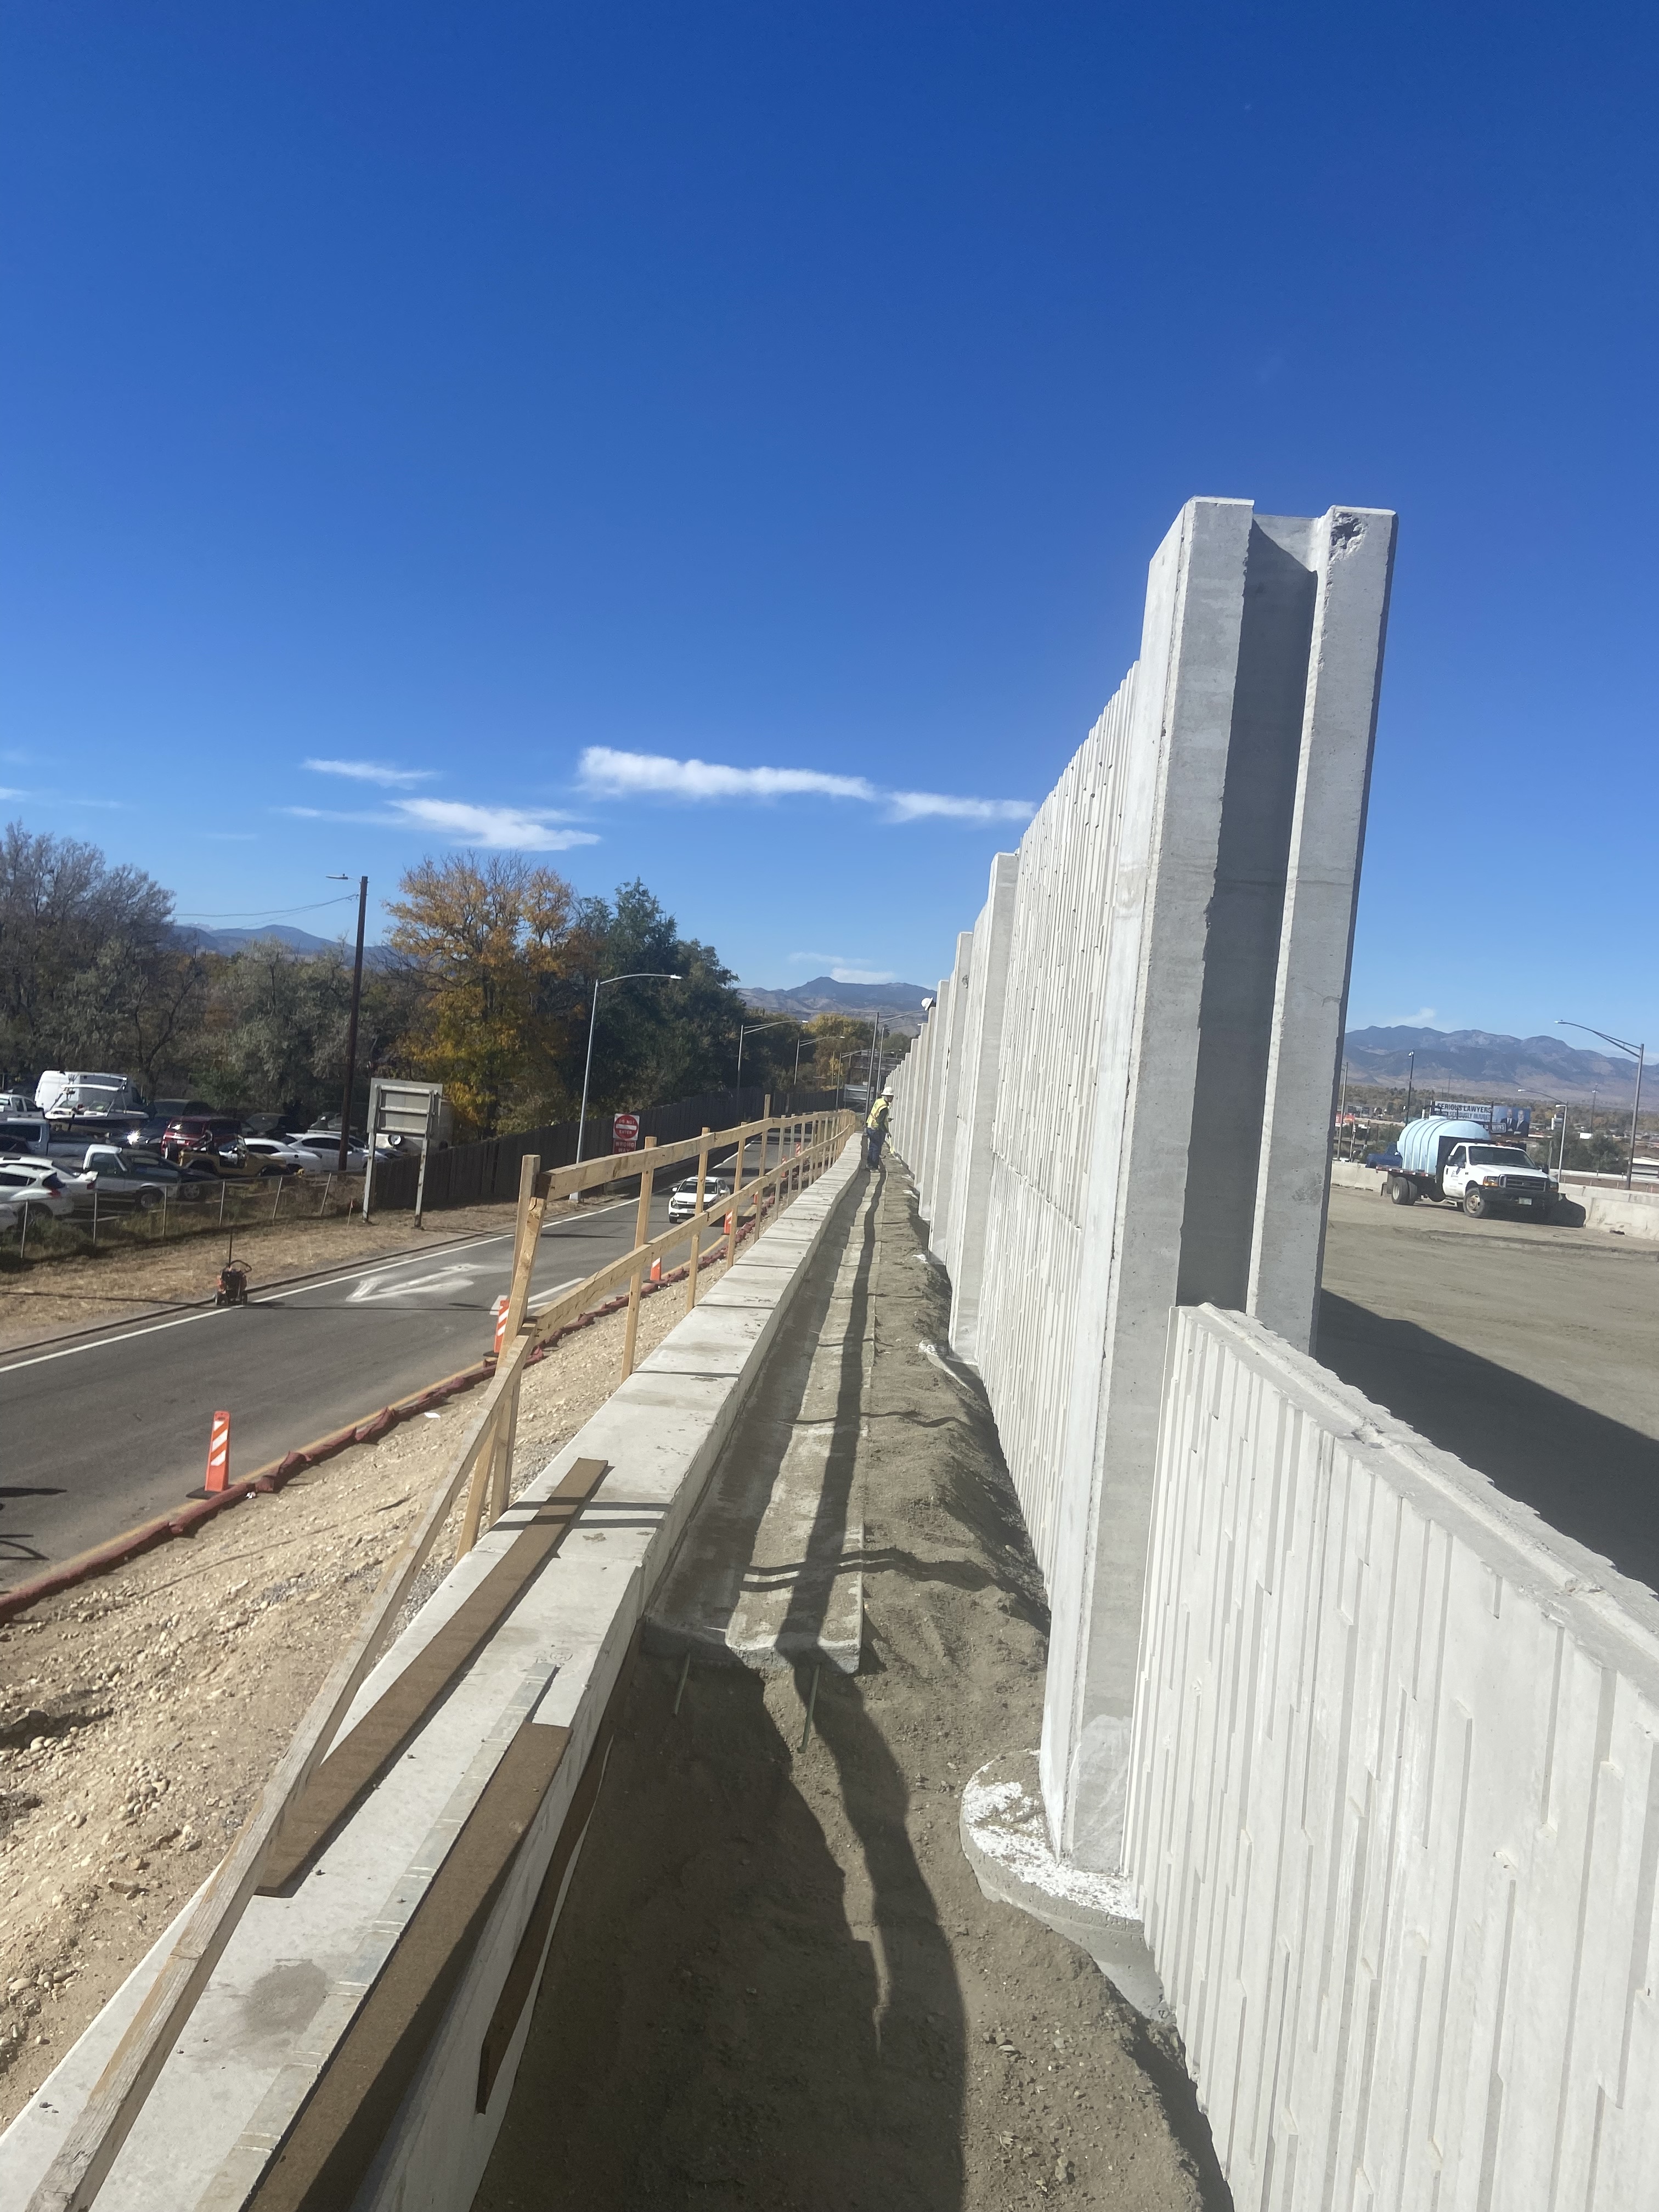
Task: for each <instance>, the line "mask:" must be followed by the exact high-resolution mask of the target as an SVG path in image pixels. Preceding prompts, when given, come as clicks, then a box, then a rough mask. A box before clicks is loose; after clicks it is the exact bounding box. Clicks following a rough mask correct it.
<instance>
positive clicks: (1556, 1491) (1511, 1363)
mask: <svg viewBox="0 0 1659 2212" xmlns="http://www.w3.org/2000/svg"><path fill="white" fill-rule="evenodd" d="M1656 1347H1659V1246H1655V1245H1653V1244H1644V1243H1637V1242H1636V1241H1635V1240H1634V1239H1633V1238H1632V1239H1625V1238H1620V1237H1609V1236H1608V1235H1607V1233H1606V1232H1605V1231H1596V1230H1593V1229H1569V1228H1565V1227H1563V1226H1559V1225H1553V1224H1551V1225H1544V1224H1541V1223H1536V1222H1523V1221H1509V1220H1504V1219H1501V1218H1487V1219H1486V1220H1481V1221H1471V1220H1470V1219H1468V1217H1467V1216H1466V1215H1465V1214H1463V1213H1462V1212H1453V1211H1452V1210H1451V1209H1450V1208H1449V1207H1447V1206H1389V1205H1388V1204H1387V1203H1386V1202H1385V1201H1383V1200H1381V1199H1376V1198H1372V1197H1371V1196H1370V1195H1369V1194H1365V1193H1362V1192H1357V1191H1347V1190H1340V1189H1339V1190H1334V1191H1333V1192H1332V1194H1331V1216H1330V1229H1329V1234H1328V1239H1327V1243H1326V1249H1325V1275H1324V1289H1323V1296H1322V1301H1321V1315H1320V1327H1319V1342H1318V1345H1317V1346H1316V1352H1317V1355H1318V1357H1319V1358H1320V1359H1322V1361H1323V1362H1324V1364H1326V1365H1327V1366H1328V1367H1332V1368H1334V1369H1335V1370H1336V1372H1337V1373H1338V1374H1339V1375H1340V1376H1342V1377H1343V1378H1344V1380H1345V1381H1346V1382H1349V1383H1352V1384H1353V1385H1354V1386H1355V1387H1356V1389H1360V1390H1363V1391H1364V1393H1365V1395H1366V1396H1367V1397H1368V1398H1371V1399H1373V1400H1375V1401H1376V1402H1377V1403H1378V1404H1379V1405H1383V1406H1386V1407H1388V1408H1389V1411H1390V1412H1391V1413H1397V1414H1398V1415H1399V1416H1400V1418H1401V1420H1404V1421H1409V1422H1410V1424H1411V1425H1412V1426H1413V1428H1414V1429H1416V1430H1417V1431H1419V1433H1420V1434H1421V1435H1423V1436H1425V1437H1427V1438H1428V1439H1429V1441H1430V1442H1431V1443H1437V1444H1439V1445H1441V1446H1442V1447H1443V1449H1445V1450H1447V1451H1451V1452H1455V1454H1456V1455H1457V1456H1458V1457H1459V1458H1460V1459H1461V1460H1463V1461H1465V1462H1468V1465H1469V1466H1471V1467H1474V1468H1479V1469H1480V1472H1481V1473H1482V1474H1485V1475H1488V1476H1490V1478H1491V1479H1492V1481H1493V1482H1494V1483H1495V1484H1496V1485H1497V1486H1498V1488H1499V1489H1500V1490H1502V1491H1504V1492H1507V1494H1508V1495H1509V1496H1510V1497H1511V1498H1518V1499H1520V1500H1521V1501H1522V1503H1524V1504H1528V1505H1530V1506H1532V1507H1534V1510H1536V1511H1537V1512H1539V1513H1540V1514H1541V1515H1542V1516H1543V1517H1544V1519H1545V1520H1547V1521H1548V1522H1552V1523H1553V1525H1554V1526H1555V1527H1556V1528H1559V1529H1561V1530H1563V1531H1564V1532H1565V1534H1568V1535H1570V1536H1572V1537H1575V1538H1576V1539H1577V1541H1579V1542H1580V1543H1582V1544H1586V1545H1588V1546H1589V1548H1590V1549H1591V1550H1592V1551H1594V1552H1596V1553H1600V1554H1601V1556H1602V1557H1603V1558H1605V1559H1611V1560H1612V1561H1613V1565H1615V1566H1616V1567H1618V1568H1619V1569H1620V1571H1622V1572H1623V1573H1625V1574H1627V1575H1631V1576H1632V1577H1635V1579H1636V1580H1638V1582H1643V1583H1647V1584H1648V1586H1649V1587H1650V1589H1659V1363H1656V1358H1655V1352H1656Z"/></svg>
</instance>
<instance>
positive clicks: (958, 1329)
mask: <svg viewBox="0 0 1659 2212" xmlns="http://www.w3.org/2000/svg"><path fill="white" fill-rule="evenodd" d="M1018 883H1019V855H1018V854H1017V853H999V854H997V855H996V857H995V858H994V860H993V861H992V862H991V882H990V888H989V890H987V894H986V899H985V905H984V907H983V908H982V910H981V914H980V917H979V920H978V921H977V922H976V923H975V926H974V938H973V945H974V949H973V962H972V974H971V981H970V983H969V1000H968V1011H967V1015H966V1019H965V1027H964V1035H963V1058H964V1066H963V1082H962V1088H961V1090H960V1091H959V1092H958V1094H957V1124H956V1132H955V1136H954V1139H953V1142H954V1145H955V1147H956V1166H955V1170H954V1173H955V1180H956V1186H957V1190H956V1197H955V1200H954V1201H953V1203H952V1206H951V1222H950V1230H949V1234H948V1237H947V1238H946V1240H945V1244H944V1247H943V1249H942V1251H941V1255H940V1256H941V1257H942V1258H943V1259H944V1261H945V1267H946V1268H947V1269H948V1271H949V1273H950V1277H951V1343H952V1344H953V1345H954V1346H955V1347H956V1349H957V1353H958V1355H959V1356H960V1357H961V1358H963V1359H969V1360H971V1359H972V1358H974V1357H975V1346H977V1344H978V1341H979V1298H980V1288H981V1284H982V1282H983V1280H984V1276H985V1229H986V1222H987V1217H988V1211H989V1206H990V1198H991V1159H992V1152H991V1134H992V1128H993V1125H994V1121H995V1116H996V1098H997V1071H998V1067H999V1065H1000V1056H1001V1050H1002V1024H1003V1018H1004V1014H1005V1012H1006V1006H1007V999H1008V954H1009V951H1010V949H1011V947H1012V943H1013V933H1014V897H1015V893H1016V890H1017V889H1018ZM935 1242H936V1243H937V1242H938V1240H937V1239H936V1240H935Z"/></svg>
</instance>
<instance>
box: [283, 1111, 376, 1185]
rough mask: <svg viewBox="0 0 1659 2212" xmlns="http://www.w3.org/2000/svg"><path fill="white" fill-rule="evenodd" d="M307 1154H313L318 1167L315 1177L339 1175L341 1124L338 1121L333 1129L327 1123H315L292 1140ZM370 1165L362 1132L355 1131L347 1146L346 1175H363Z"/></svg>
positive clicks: (314, 1170)
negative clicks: (317, 1175)
mask: <svg viewBox="0 0 1659 2212" xmlns="http://www.w3.org/2000/svg"><path fill="white" fill-rule="evenodd" d="M291 1141H292V1142H293V1143H295V1145H298V1146H301V1148H302V1149H303V1150H304V1151H306V1152H313V1153H315V1155H316V1158H317V1166H316V1167H315V1168H313V1170H312V1172H313V1175H316V1174H323V1175H337V1174H338V1173H339V1171H340V1124H339V1122H338V1121H335V1123H334V1126H333V1127H332V1128H330V1127H329V1125H328V1123H327V1122H326V1121H313V1123H312V1125H311V1127H310V1128H308V1129H307V1130H306V1131H305V1132H304V1133H303V1134H301V1135H300V1136H298V1137H295V1138H294V1139H291ZM367 1166H368V1146H367V1145H366V1144H365V1142H364V1140H363V1137H362V1132H361V1131H359V1130H356V1129H354V1130H353V1131H352V1133H351V1138H350V1141H349V1144H348V1145H347V1146H346V1173H347V1174H348V1175H362V1171H363V1170H364V1169H365V1168H366V1167H367Z"/></svg>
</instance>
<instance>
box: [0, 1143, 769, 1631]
mask: <svg viewBox="0 0 1659 2212" xmlns="http://www.w3.org/2000/svg"><path fill="white" fill-rule="evenodd" d="M751 1171H752V1169H751ZM672 1179H673V1178H671V1177H670V1176H664V1178H663V1182H664V1186H665V1188H664V1189H663V1192H662V1194H660V1195H659V1197H657V1198H656V1199H655V1200H653V1205H652V1216H651V1233H652V1235H653V1237H654V1236H659V1235H660V1234H661V1232H662V1231H663V1230H665V1228H666V1227H667V1226H668V1198H667V1190H666V1186H667V1184H668V1183H669V1182H671V1180H672ZM637 1207H638V1200H637V1199H636V1198H635V1197H628V1198H625V1199H623V1200H619V1201H617V1203H615V1204H613V1205H609V1206H591V1207H585V1208H583V1209H581V1210H580V1212H575V1213H574V1214H571V1213H561V1214H560V1217H559V1218H556V1219H555V1220H554V1221H552V1222H550V1224H549V1225H548V1226H547V1228H546V1229H545V1230H544V1231H543V1235H542V1243H541V1249H540V1252H539V1254H538V1259H537V1263H536V1273H535V1276H534V1279H533V1282H532V1299H534V1300H536V1301H540V1300H541V1299H543V1298H544V1297H547V1296H548V1295H549V1294H550V1293H551V1292H552V1291H556V1290H561V1289H563V1288H566V1287H568V1285H570V1284H573V1283H578V1282H580V1281H581V1279H583V1277H584V1276H586V1275H590V1274H592V1273H593V1271H594V1270H595V1269H596V1268H598V1267H603V1266H604V1265H605V1262H606V1261H608V1260H613V1259H616V1258H617V1257H618V1256H619V1255H621V1254H623V1253H624V1252H626V1251H628V1250H629V1249H631V1247H632V1244H633V1240H634V1223H635V1214H636V1212H637ZM430 1218H431V1219H432V1220H433V1221H434V1223H435V1225H436V1224H438V1223H441V1219H442V1217H441V1215H435V1216H432V1217H430ZM512 1259H513V1238H512V1232H511V1231H510V1230H509V1231H506V1232H505V1233H503V1234H501V1235H495V1236H489V1237H477V1238H474V1239H472V1240H470V1241H469V1242H467V1243H457V1244H450V1245H447V1246H445V1247H443V1248H442V1249H440V1250H437V1251H435V1252H417V1253H405V1254H401V1255H398V1257H396V1258H393V1259H380V1260H374V1261H367V1262H362V1261H359V1262H356V1263H354V1264H353V1265H352V1266H350V1267H345V1268H343V1269H341V1270H340V1271H339V1272H338V1273H334V1274H331V1275H329V1276H327V1277H325V1278H324V1279H321V1280H319V1281H313V1282H310V1283H307V1284H304V1285H299V1286H296V1287H295V1288H294V1289H292V1290H287V1291H283V1290H276V1291H270V1292H267V1293H265V1294H264V1295H263V1296H256V1297H253V1298H252V1300H251V1301H250V1303H249V1304H247V1305H246V1306H245V1307H235V1308H228V1309H226V1310H223V1311H217V1310H213V1309H206V1310H200V1309H192V1310H191V1311H190V1312H188V1313H185V1314H179V1315H177V1316H169V1317H167V1319H165V1320H155V1319H151V1320H149V1321H139V1322H131V1323H129V1324H127V1325H125V1326H117V1327H114V1328H110V1329H108V1330H106V1331H103V1332H101V1333H100V1334H95V1335H91V1336H87V1337H80V1338H76V1339H72V1340H68V1341H66V1342H64V1343H63V1344H61V1345H58V1346H53V1347H51V1348H47V1349H42V1348H40V1347H36V1348H34V1349H33V1350H29V1351H24V1352H18V1353H16V1354H15V1355H13V1356H12V1357H10V1358H6V1357H4V1356H0V1589H3V1588H4V1587H6V1586H7V1585H8V1584H9V1583H17V1582H22V1581H26V1580H27V1578H28V1577H30V1576H31V1575H34V1574H38V1573H39V1572H40V1570H41V1568H42V1567H43V1566H44V1565H51V1564H52V1563H53V1562H54V1561H57V1560H59V1559H68V1558H70V1557H71V1556H72V1555H73V1554H74V1553H76V1552H81V1551H85V1550H87V1549H88V1548H89V1547H91V1546H92V1545H94V1544H98V1543H101V1542H104V1541H106V1540H107V1539H108V1538H109V1537H111V1536H113V1535H117V1534H119V1533H120V1531H121V1530H122V1529H124V1528H131V1526H132V1525H133V1523H134V1522H138V1521H143V1520H146V1519H148V1518H149V1516H151V1515H153V1514H155V1513H161V1512H165V1511H166V1510H167V1508H168V1507H169V1506H171V1505H174V1504H178V1502H179V1500H180V1499H181V1498H184V1497H185V1496H186V1494H187V1493H188V1492H190V1491H191V1489H192V1488H194V1487H196V1486H199V1484H200V1483H201V1480H202V1478H203V1473H204V1467H205V1463H206V1457H207V1442H208V1431H209V1428H210V1424H211V1421H212V1417H213V1414H214V1413H215V1412H216V1409H217V1408H218V1407H228V1408H229V1411H230V1414H231V1468H230V1471H231V1479H232V1480H233V1481H234V1480H235V1479H236V1477H237V1474H238V1471H239V1470H242V1471H246V1472H248V1473H252V1470H253V1469H254V1468H258V1467H263V1466H264V1465H265V1464H266V1463H267V1462H269V1461H270V1460H273V1459H277V1458H280V1457H281V1455H283V1452H285V1451H291V1450H292V1449H294V1448H295V1445H297V1444H302V1443H307V1442H309V1441H310V1440H311V1439H312V1438H313V1437H320V1436H325V1435H326V1434H327V1433H328V1432H329V1431H331V1430H332V1429H337V1428H342V1427H343V1426H344V1425H345V1424H346V1423H347V1422H348V1421H352V1420H362V1419H366V1418H367V1417H368V1415H369V1414H370V1413H374V1412H375V1411H376V1410H377V1409H378V1408H379V1407H381V1406H384V1405H387V1404H389V1403H390V1402H391V1401H392V1400H393V1399H395V1398H401V1397H406V1396H407V1395H410V1393H411V1392H413V1391H416V1390H418V1389H421V1388H422V1385H424V1384H426V1383H435V1382H436V1381H437V1380H438V1379H439V1378H440V1376H444V1375H450V1374H453V1373H454V1371H455V1370H457V1369H458V1368H461V1367H466V1366H470V1365H471V1363H472V1362H473V1361H474V1360H476V1359H480V1358H483V1355H484V1353H485V1352H488V1351H489V1346H490V1341H491V1338H492V1336H493V1334H494V1322H493V1321H492V1319H491V1316H490V1308H491V1307H492V1306H493V1305H494V1304H495V1300H496V1299H497V1298H498V1297H501V1295H502V1293H503V1292H504V1291H506V1290H507V1279H508V1276H509V1274H510V1273H511V1269H512ZM667 1264H668V1265H670V1266H673V1265H676V1264H678V1261H677V1260H676V1259H675V1258H674V1256H673V1255H671V1257H670V1260H669V1261H668V1263H667Z"/></svg>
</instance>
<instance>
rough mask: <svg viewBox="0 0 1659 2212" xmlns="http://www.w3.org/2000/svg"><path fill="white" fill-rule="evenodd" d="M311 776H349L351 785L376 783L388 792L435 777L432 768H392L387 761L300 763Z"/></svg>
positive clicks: (431, 779)
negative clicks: (308, 770)
mask: <svg viewBox="0 0 1659 2212" xmlns="http://www.w3.org/2000/svg"><path fill="white" fill-rule="evenodd" d="M300 765H301V768H308V769H310V770H311V772H312V774H313V775H343V776H349V778H350V780H351V781H352V782H353V783H378V784H382V785H384V786H385V787H386V789H387V790H388V791H407V790H408V789H409V787H410V785H411V784H416V783H430V782H431V781H433V779H434V777H435V775H437V773H438V771H437V770H436V769H432V768H393V767H392V763H390V762H389V761H339V760H308V761H301V763H300Z"/></svg>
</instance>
